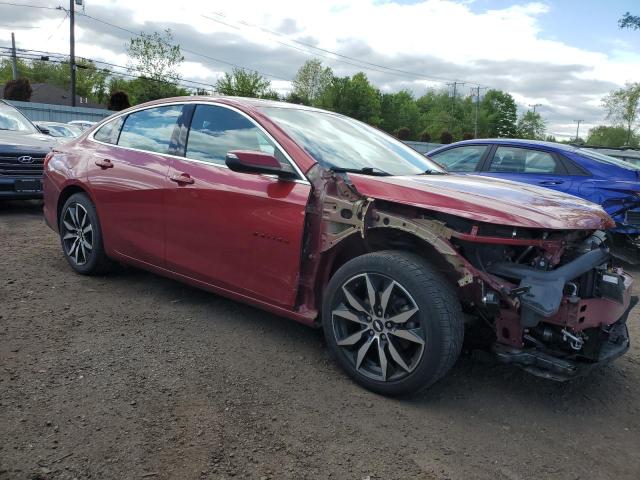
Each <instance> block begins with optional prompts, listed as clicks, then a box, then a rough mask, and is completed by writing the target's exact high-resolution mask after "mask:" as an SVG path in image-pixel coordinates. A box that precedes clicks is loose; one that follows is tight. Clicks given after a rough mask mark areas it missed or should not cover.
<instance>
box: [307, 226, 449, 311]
mask: <svg viewBox="0 0 640 480" xmlns="http://www.w3.org/2000/svg"><path fill="white" fill-rule="evenodd" d="M383 250H398V251H410V252H412V253H415V254H417V255H419V256H420V257H422V258H424V259H425V260H426V261H427V262H429V263H430V264H431V265H432V266H433V267H434V268H435V269H436V270H438V271H440V272H441V273H442V274H443V275H444V276H445V277H446V278H447V279H448V280H449V281H450V282H451V284H452V285H454V286H456V287H457V284H456V279H457V278H458V277H459V273H458V272H457V271H456V269H455V268H454V267H453V265H452V264H451V263H450V262H449V261H447V259H446V258H445V255H444V254H443V253H442V252H439V251H438V250H437V249H436V247H435V246H434V245H432V244H431V243H429V242H427V241H426V240H424V239H422V238H420V237H419V236H418V235H415V234H413V233H409V232H406V231H403V230H401V229H398V228H394V227H377V228H371V229H369V230H367V232H366V235H365V236H364V237H363V236H362V235H360V234H359V232H354V233H352V234H351V235H349V236H348V237H346V238H344V239H343V240H342V241H340V242H339V243H337V244H336V245H335V246H333V247H332V248H331V249H329V250H328V251H326V252H325V253H324V255H323V259H322V263H321V267H320V274H319V275H318V277H317V280H316V292H317V293H318V298H317V299H316V300H317V301H318V302H319V303H318V305H321V304H322V296H323V295H324V291H325V289H326V287H327V285H328V283H329V281H330V279H331V277H333V275H334V274H335V273H336V271H337V270H338V269H339V268H340V267H341V266H343V265H344V264H346V263H347V262H349V261H350V260H353V259H354V258H357V257H359V256H362V255H364V254H367V253H372V252H379V251H383Z"/></svg>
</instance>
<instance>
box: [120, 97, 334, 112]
mask: <svg viewBox="0 0 640 480" xmlns="http://www.w3.org/2000/svg"><path fill="white" fill-rule="evenodd" d="M176 102H204V103H206V102H216V103H222V104H225V105H230V106H235V107H238V108H240V109H241V110H259V109H260V108H265V107H275V108H288V109H294V110H307V111H313V112H322V113H330V114H333V115H337V116H342V115H340V114H339V113H336V112H331V111H329V110H323V109H321V108H315V107H308V106H307V105H300V104H297V103H288V102H281V101H279V100H267V99H262V98H248V97H234V96H227V95H189V96H182V97H170V98H162V99H159V100H153V101H150V102H146V103H141V104H138V105H134V106H132V107H129V108H128V109H126V110H123V112H126V111H129V110H131V111H134V110H137V109H139V108H140V107H143V106H151V105H162V104H165V103H176Z"/></svg>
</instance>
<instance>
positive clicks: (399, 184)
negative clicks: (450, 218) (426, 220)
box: [349, 174, 615, 230]
mask: <svg viewBox="0 0 640 480" xmlns="http://www.w3.org/2000/svg"><path fill="white" fill-rule="evenodd" d="M349 178H350V179H351V181H352V183H353V185H354V186H355V187H356V189H357V190H358V192H360V194H362V195H365V196H367V197H372V198H374V199H379V200H386V201H389V202H396V203H402V204H405V205H413V206H415V207H419V208H424V209H427V210H434V211H438V212H443V213H448V214H451V215H457V216H459V217H464V218H469V219H472V220H477V221H480V222H487V223H494V224H499V225H510V226H514V227H526V228H544V229H556V230H580V229H586V230H592V229H593V230H596V229H603V228H611V227H613V226H614V225H615V224H614V222H613V220H611V218H610V217H609V216H608V215H607V213H606V212H605V211H604V210H603V209H602V208H601V207H600V206H599V205H596V204H595V203H591V202H588V201H586V200H583V199H581V198H578V197H574V196H573V195H567V194H565V193H560V192H556V191H553V190H549V189H547V188H542V187H535V186H532V185H527V184H524V183H518V182H512V181H509V180H502V179H497V178H490V177H480V176H476V175H453V174H451V175H418V176H406V177H373V176H367V175H356V174H349Z"/></svg>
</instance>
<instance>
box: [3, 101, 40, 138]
mask: <svg viewBox="0 0 640 480" xmlns="http://www.w3.org/2000/svg"><path fill="white" fill-rule="evenodd" d="M0 130H12V131H14V132H26V133H38V130H37V129H36V127H34V126H33V124H32V123H31V122H30V121H29V120H27V119H26V117H24V116H23V115H22V114H21V113H20V112H19V111H18V110H16V109H15V108H13V107H9V106H7V105H4V104H2V103H0Z"/></svg>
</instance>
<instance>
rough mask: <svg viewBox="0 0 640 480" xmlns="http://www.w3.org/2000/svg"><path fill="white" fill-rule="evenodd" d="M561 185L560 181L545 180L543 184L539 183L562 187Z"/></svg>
mask: <svg viewBox="0 0 640 480" xmlns="http://www.w3.org/2000/svg"><path fill="white" fill-rule="evenodd" d="M563 183H564V182H563V181H562V180H545V181H544V182H540V185H562V184H563Z"/></svg>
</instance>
